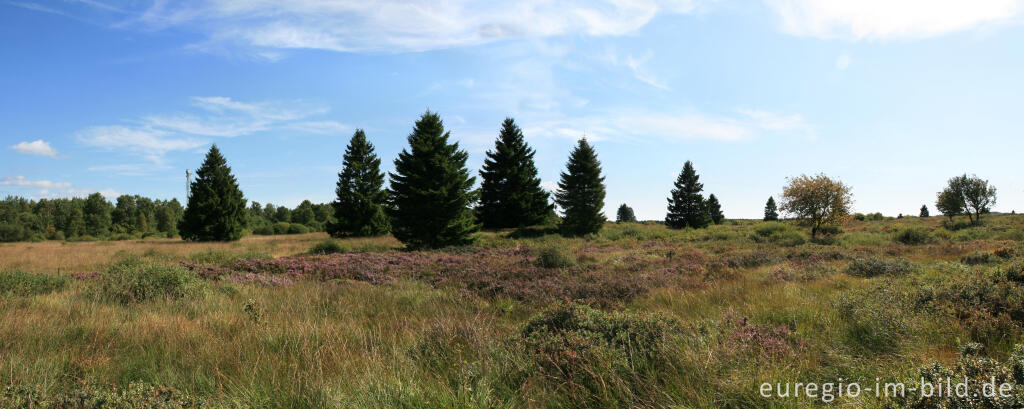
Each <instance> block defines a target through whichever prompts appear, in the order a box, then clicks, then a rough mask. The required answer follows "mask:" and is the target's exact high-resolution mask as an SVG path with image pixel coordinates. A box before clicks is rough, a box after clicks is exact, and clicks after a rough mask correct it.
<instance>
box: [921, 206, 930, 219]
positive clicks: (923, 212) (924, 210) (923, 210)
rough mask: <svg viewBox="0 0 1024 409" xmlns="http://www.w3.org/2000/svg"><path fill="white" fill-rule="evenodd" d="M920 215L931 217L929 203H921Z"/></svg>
mask: <svg viewBox="0 0 1024 409" xmlns="http://www.w3.org/2000/svg"><path fill="white" fill-rule="evenodd" d="M919 216H920V217H929V216H931V215H930V214H928V205H921V214H920V215H919Z"/></svg>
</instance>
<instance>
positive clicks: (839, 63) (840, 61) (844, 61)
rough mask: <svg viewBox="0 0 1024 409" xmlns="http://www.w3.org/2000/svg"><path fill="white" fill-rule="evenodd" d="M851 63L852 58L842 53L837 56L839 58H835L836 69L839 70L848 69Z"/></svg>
mask: <svg viewBox="0 0 1024 409" xmlns="http://www.w3.org/2000/svg"><path fill="white" fill-rule="evenodd" d="M851 62H853V58H852V57H850V54H849V53H845V52H844V53H842V54H839V57H836V68H837V69H839V70H845V69H847V68H849V67H850V63H851Z"/></svg>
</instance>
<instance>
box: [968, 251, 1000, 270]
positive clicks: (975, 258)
mask: <svg viewBox="0 0 1024 409" xmlns="http://www.w3.org/2000/svg"><path fill="white" fill-rule="evenodd" d="M999 261H1000V259H999V257H996V256H995V255H994V254H991V253H982V252H980V251H975V252H973V253H971V254H968V255H966V256H964V258H962V259H960V262H961V263H964V264H967V265H969V266H974V265H978V264H989V263H998V262H999Z"/></svg>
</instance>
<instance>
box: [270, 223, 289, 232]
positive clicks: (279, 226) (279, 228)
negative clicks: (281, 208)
mask: <svg viewBox="0 0 1024 409" xmlns="http://www.w3.org/2000/svg"><path fill="white" fill-rule="evenodd" d="M289 226H291V225H290V224H288V223H287V222H277V223H274V234H288V227H289Z"/></svg>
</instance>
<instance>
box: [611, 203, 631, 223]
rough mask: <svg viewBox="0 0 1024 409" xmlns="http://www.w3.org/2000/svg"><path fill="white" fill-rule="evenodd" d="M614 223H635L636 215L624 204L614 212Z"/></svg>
mask: <svg viewBox="0 0 1024 409" xmlns="http://www.w3.org/2000/svg"><path fill="white" fill-rule="evenodd" d="M615 223H636V214H635V213H633V208H632V207H629V206H626V204H625V203H623V204H622V205H621V206H619V210H618V211H617V212H615Z"/></svg>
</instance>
